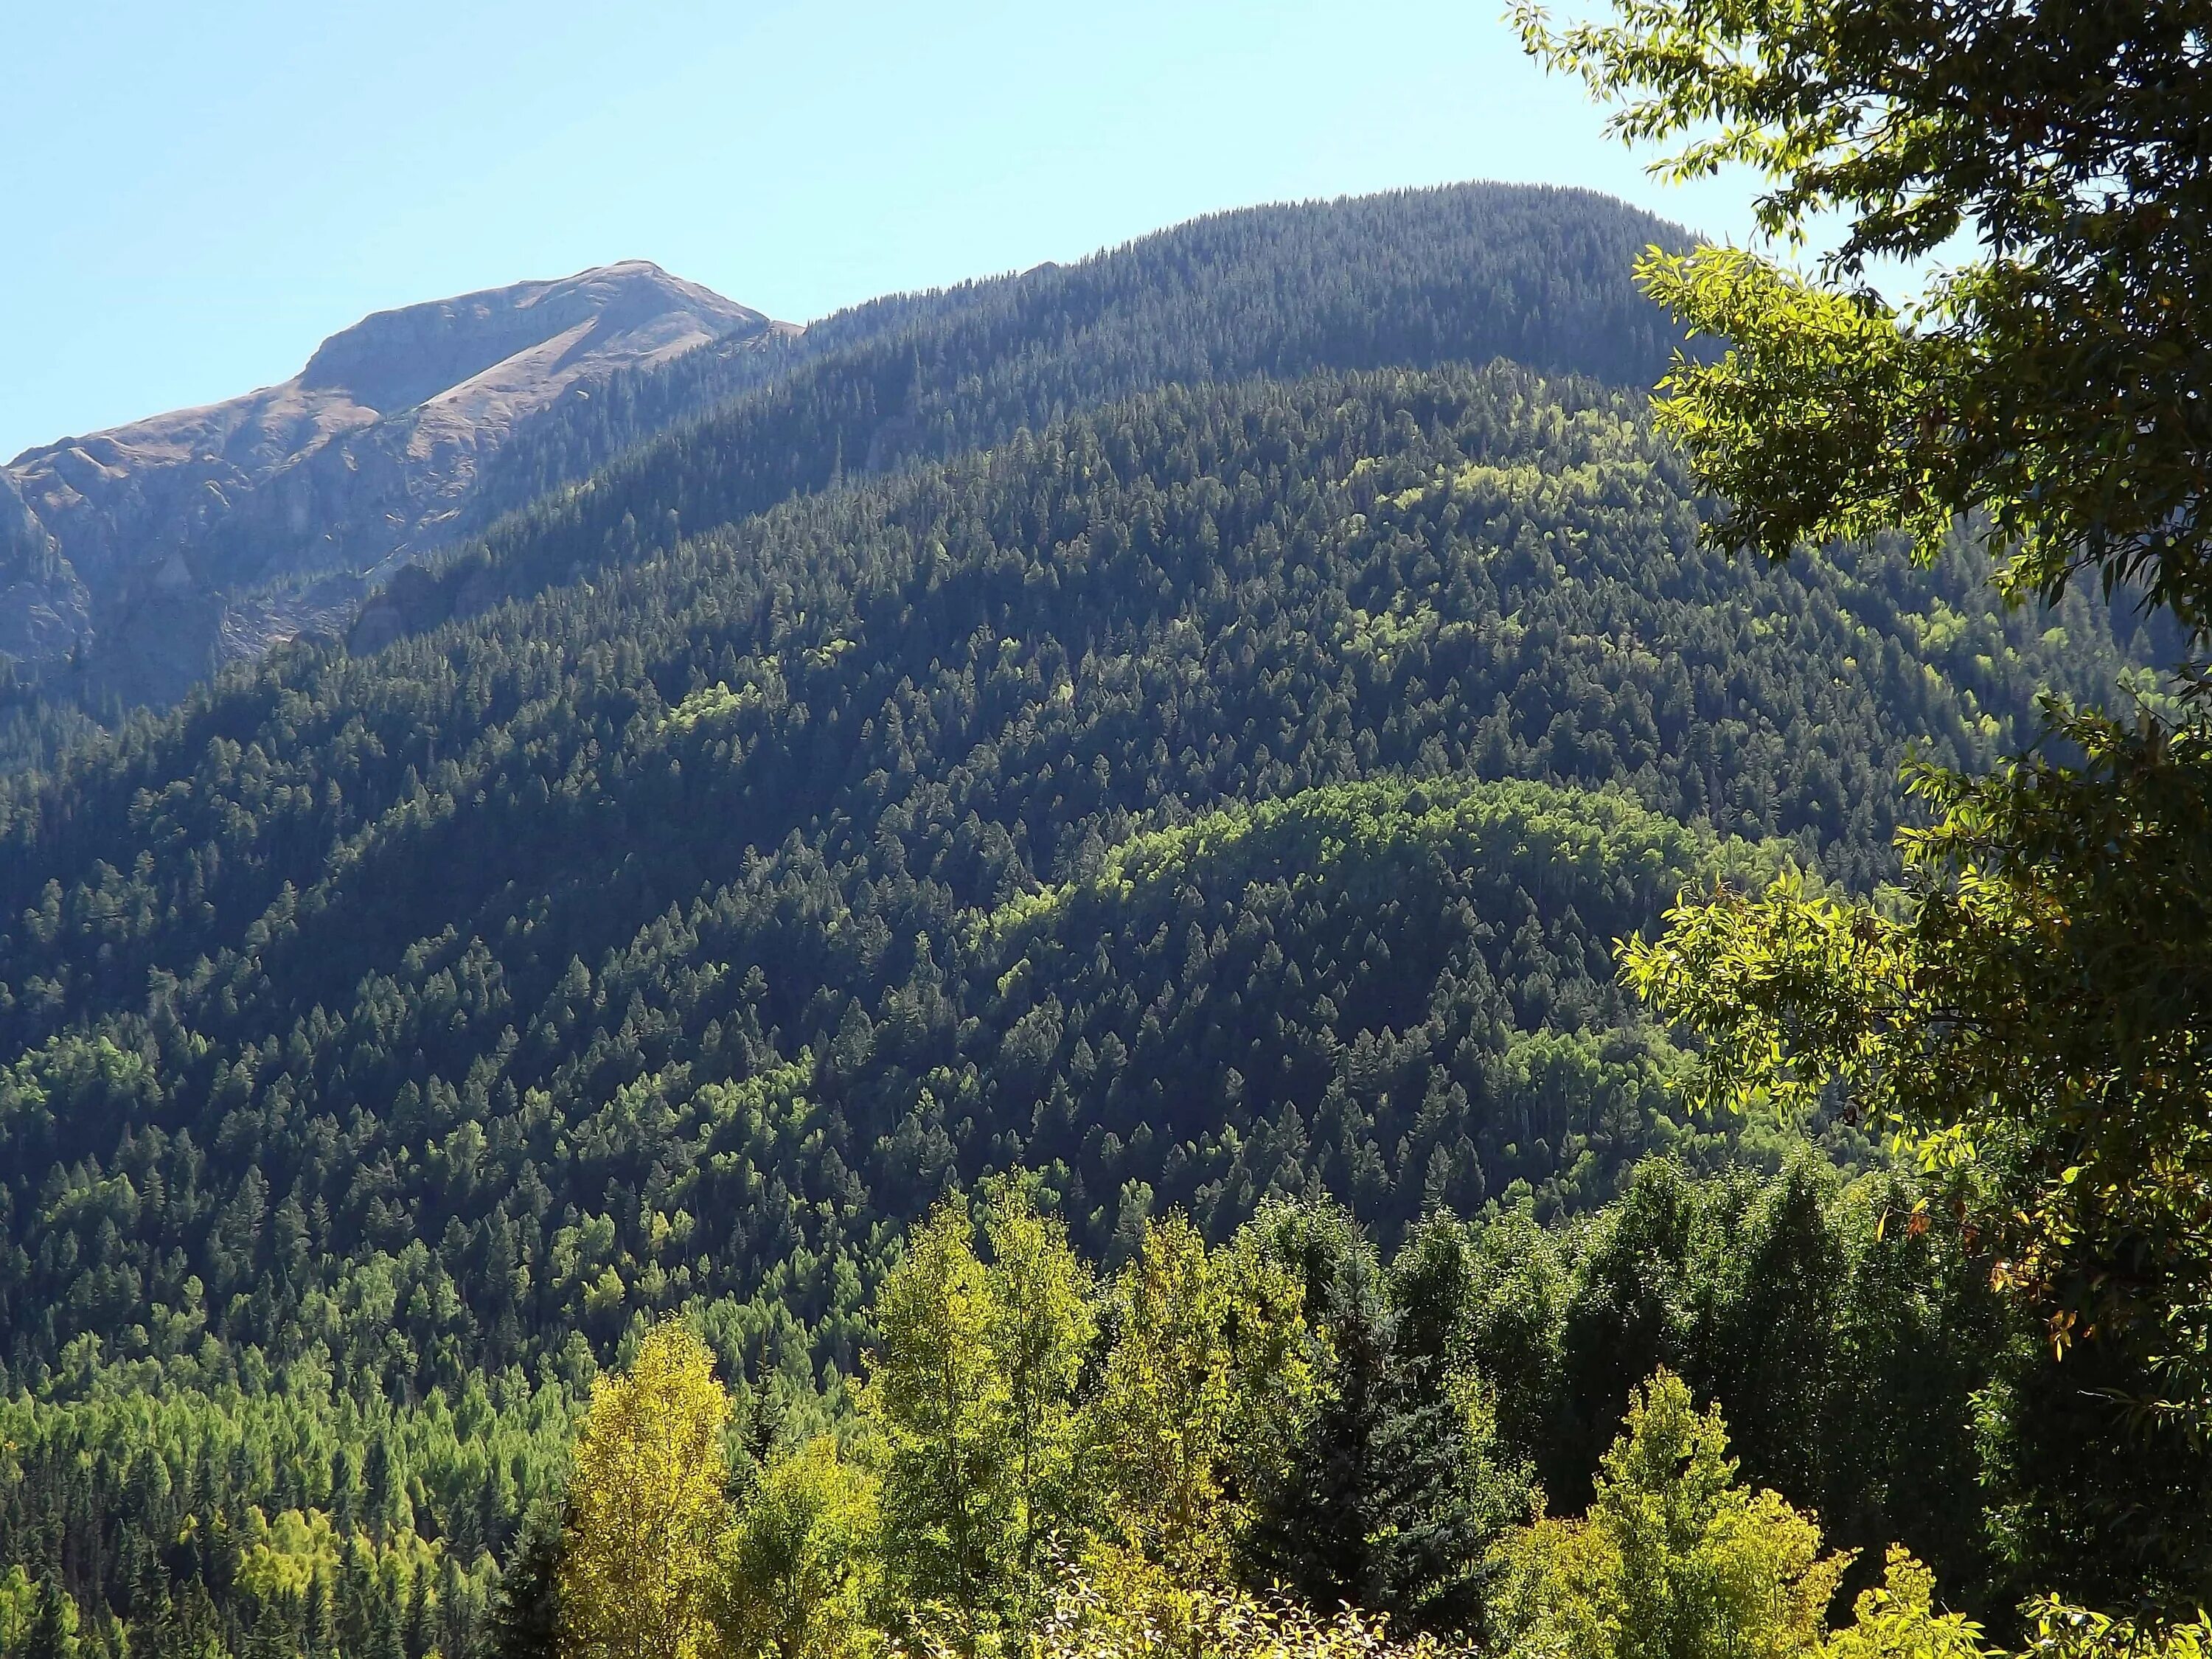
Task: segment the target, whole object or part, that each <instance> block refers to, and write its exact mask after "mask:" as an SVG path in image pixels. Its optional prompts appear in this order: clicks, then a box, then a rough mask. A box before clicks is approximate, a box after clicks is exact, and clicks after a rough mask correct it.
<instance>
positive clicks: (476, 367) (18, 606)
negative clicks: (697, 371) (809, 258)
mask: <svg viewBox="0 0 2212 1659" xmlns="http://www.w3.org/2000/svg"><path fill="white" fill-rule="evenodd" d="M789 331H790V329H789V327H788V325H785V324H781V323H775V322H772V321H770V320H769V319H768V318H767V317H765V316H763V314H762V313H759V312H757V311H754V310H751V309H750V308H749V307H744V306H741V305H738V304H735V303H733V302H732V301H728V300H725V299H723V298H722V297H721V296H720V295H717V294H714V293H713V292H711V291H710V290H708V289H703V288H701V287H699V286H698V285H697V284H696V283H686V282H684V281H681V280H680V279H678V278H677V277H674V276H670V275H669V274H668V273H667V272H666V271H664V270H661V269H660V268H659V266H657V265H653V264H647V263H645V262H644V261H642V260H631V261H627V262H625V263H623V264H613V265H605V266H601V267H600V268H599V269H597V270H587V271H585V272H583V273H581V274H580V275H579V276H570V277H567V278H564V279H562V280H561V281H559V282H550V283H516V284H515V285H514V286H513V287H511V288H502V289H486V290H485V291H484V292H483V293H480V294H467V295H461V296H460V297H459V298H458V299H452V300H441V301H433V302H432V303H429V304H427V305H418V306H409V307H404V308H403V309H400V310H398V311H384V312H379V313H376V314H375V315H374V316H372V317H368V318H366V319H363V320H362V321H361V322H359V323H356V325H354V326H353V327H351V328H349V329H347V330H345V331H343V332H342V333H338V334H334V335H332V336H331V337H330V338H329V339H327V340H325V341H324V342H323V343H322V345H321V347H320V348H319V349H318V350H317V351H316V352H315V354H314V356H313V357H312V358H311V359H310V360H309V361H308V363H307V367H306V368H304V369H302V370H301V372H300V374H297V375H296V376H295V377H294V378H293V379H291V380H287V381H285V382H284V383H283V385H281V386H270V387H268V388H266V389H264V390H263V391H260V392H252V393H249V394H248V395H246V396H245V397H242V398H232V399H230V400H229V401H228V402H227V403H221V404H209V405H208V406H206V407H205V408H201V409H186V410H176V411H175V412H173V413H171V414H167V415H161V416H155V417H154V418H153V419H151V420H147V421H141V422H137V423H136V424H134V425H131V426H125V427H118V428H115V429H113V430H112V431H108V432H100V433H95V434H94V435H91V436H89V437H83V438H69V439H64V440H63V441H61V442H59V443H56V444H50V445H47V446H46V447H43V448H38V449H32V450H27V451H26V452H25V453H22V454H21V455H19V456H17V457H16V458H15V460H14V461H12V462H11V463H9V465H7V466H5V467H4V468H0V654H4V655H7V656H9V657H13V658H15V659H19V660H22V661H26V662H30V663H34V664H40V665H51V664H53V663H55V662H58V661H59V660H62V659H65V658H69V657H71V656H73V655H75V656H80V657H81V656H82V655H84V654H86V653H96V655H97V656H98V657H99V658H100V659H101V661H102V662H103V663H104V664H105V665H106V668H107V671H108V672H107V678H108V679H109V681H110V683H111V684H118V686H120V687H123V688H125V689H127V690H131V691H132V692H135V694H136V696H137V698H143V699H145V700H149V701H157V702H158V701H166V700H167V699H169V698H172V697H174V696H178V695H179V694H180V693H181V692H182V691H183V690H185V687H187V686H189V685H190V684H191V683H192V681H194V680H195V679H197V678H200V677H201V676H202V675H204V674H205V673H206V672H207V671H209V670H210V667H212V666H214V665H216V664H219V663H221V662H224V661H229V660H234V659H238V658H240V657H250V656H257V655H258V654H260V653H262V652H264V651H266V650H267V649H269V648H270V647H271V646H273V645H275V644H277V643H279V642H281V641H284V640H287V639H290V638H292V637H295V635H299V634H301V633H302V632H307V631H323V632H332V633H337V632H342V631H343V627H344V624H345V623H346V621H347V619H349V617H351V616H352V615H353V614H354V613H355V612H356V611H357V610H358V608H359V607H360V605H361V604H362V600H363V599H365V598H366V597H367V596H368V594H370V593H371V592H374V591H375V590H376V589H377V588H379V587H380V586H382V585H383V583H384V581H385V580H386V578H387V577H388V575H389V574H391V573H392V571H394V570H396V569H398V568H402V567H404V566H405V565H408V564H410V563H412V562H415V561H416V560H418V559H420V558H421V557H422V556H423V555H424V554H426V553H428V552H431V551H433V550H435V549H437V548H438V547H440V546H441V545H443V544H446V543H447V542H450V541H452V540H453V539H454V538H456V537H457V536H459V535H461V534H464V533H465V532H468V531H470V530H471V529H474V528H477V527H479V526H480V525H481V523H482V521H483V517H484V516H485V513H484V502H483V499H482V496H483V491H482V488H481V487H482V484H483V472H484V468H485V466H486V465H487V463H488V462H489V460H490V459H492V457H493V456H494V455H495V453H497V452H498V451H499V450H500V449H501V447H504V446H505V445H506V444H507V443H508V442H509V441H512V440H513V438H514V437H515V435H517V434H518V432H520V431H521V430H522V429H523V428H526V426H527V425H528V423H529V422H531V421H532V419H533V417H536V416H540V415H542V414H544V413H545V412H546V411H547V410H550V409H551V408H552V407H553V405H554V404H556V402H557V401H559V400H560V399H561V398H563V397H564V396H574V395H588V392H586V391H580V388H587V387H588V386H590V385H592V384H593V383H596V382H599V381H603V380H605V379H606V378H608V377H609V376H611V375H613V374H617V373H618V372H621V371H623V370H627V369H635V368H650V367H651V366H653V365H654V364H658V363H661V362H666V361H668V360H669V359H671V358H673V357H677V356H681V355H682V354H684V353H685V352H687V351H691V350H694V349H697V348H699V347H701V346H703V345H706V344H708V343H710V342H728V341H731V340H732V339H737V338H744V337H753V336H758V337H769V336H771V335H774V334H776V333H781V332H789Z"/></svg>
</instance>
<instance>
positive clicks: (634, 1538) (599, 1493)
mask: <svg viewBox="0 0 2212 1659" xmlns="http://www.w3.org/2000/svg"><path fill="white" fill-rule="evenodd" d="M729 1416H730V1400H729V1396H728V1395H726V1394H725V1393H724V1392H723V1390H722V1387H721V1385H720V1383H717V1382H716V1381H715V1380H714V1358H713V1356H712V1355H711V1354H709V1353H708V1351H707V1347H706V1345H705V1344H704V1343H702V1341H700V1340H699V1339H698V1337H697V1336H696V1335H695V1334H693V1333H692V1332H691V1330H690V1328H689V1327H687V1326H685V1325H684V1324H682V1323H681V1322H678V1321H674V1320H671V1321H668V1322H665V1323H663V1324H660V1325H657V1326H655V1327H654V1328H653V1330H652V1331H650V1332H649V1333H647V1336H646V1339H645V1341H644V1343H643V1345H642V1346H641V1347H640V1348H639V1350H638V1355H637V1358H636V1361H635V1363H634V1364H632V1365H631V1366H630V1368H629V1370H628V1371H627V1372H624V1373H623V1374H622V1375H620V1376H601V1377H600V1378H599V1381H598V1383H595V1384H593V1386H592V1406H591V1411H590V1413H589V1414H588V1415H587V1416H586V1418H585V1419H584V1426H583V1431H582V1432H581V1434H580V1436H579V1437H578V1438H577V1441H576V1449H575V1463H574V1473H573V1474H571V1476H570V1478H569V1483H568V1503H569V1519H568V1538H567V1542H566V1547H565V1548H564V1549H563V1551H562V1562H561V1651H562V1656H563V1659H698V1656H700V1655H702V1653H706V1652H709V1651H711V1626H709V1624H708V1617H707V1613H708V1593H709V1590H710V1589H711V1586H712V1583H713V1581H714V1574H715V1565H716V1564H715V1557H716V1548H717V1543H718V1541H719V1539H720V1534H721V1532H722V1529H723V1528H724V1527H725V1526H726V1523H727V1519H728V1517H727V1513H726V1505H725V1504H724V1501H723V1496H722V1492H723V1484H724V1480H725V1479H726V1475H727V1474H728V1468H727V1461H726V1455H725V1454H724V1451H723V1448H722V1430H723V1425H725V1424H726V1423H727V1422H728V1420H729Z"/></svg>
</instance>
